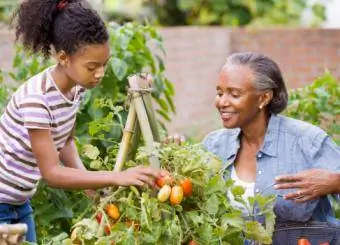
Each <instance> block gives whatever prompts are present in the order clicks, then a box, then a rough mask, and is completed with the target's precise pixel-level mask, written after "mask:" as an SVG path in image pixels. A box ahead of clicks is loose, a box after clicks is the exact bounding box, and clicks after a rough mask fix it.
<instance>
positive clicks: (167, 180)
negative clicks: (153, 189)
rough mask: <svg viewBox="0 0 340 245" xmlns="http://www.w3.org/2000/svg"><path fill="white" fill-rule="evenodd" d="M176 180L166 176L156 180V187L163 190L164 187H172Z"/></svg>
mask: <svg viewBox="0 0 340 245" xmlns="http://www.w3.org/2000/svg"><path fill="white" fill-rule="evenodd" d="M173 182H174V179H173V178H172V177H171V176H170V175H165V176H162V177H159V178H157V179H156V185H157V186H158V187H159V188H162V187H163V186H164V185H172V183H173Z"/></svg>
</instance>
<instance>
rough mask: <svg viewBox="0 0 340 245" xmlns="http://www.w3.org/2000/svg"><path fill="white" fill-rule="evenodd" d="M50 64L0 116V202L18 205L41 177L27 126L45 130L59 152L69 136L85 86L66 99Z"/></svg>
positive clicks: (29, 194) (16, 93)
mask: <svg viewBox="0 0 340 245" xmlns="http://www.w3.org/2000/svg"><path fill="white" fill-rule="evenodd" d="M51 69H52V67H50V68H48V69H46V70H45V71H43V72H41V73H39V74H37V75H36V76H34V77H32V78H31V79H29V80H28V81H27V82H26V83H24V84H22V85H21V86H20V87H19V89H18V90H17V91H16V92H15V93H14V95H13V96H12V98H11V99H10V101H9V102H8V104H7V107H6V110H5V112H4V114H3V115H2V116H1V118H0V203H10V204H22V203H24V202H25V201H26V200H28V199H29V198H31V197H32V196H33V194H34V193H35V191H36V186H37V182H38V180H39V179H40V178H41V174H40V171H39V168H38V166H37V164H36V159H35V158H34V155H33V152H32V147H31V142H30V139H29V135H28V129H48V130H50V132H51V135H52V137H53V141H54V143H55V146H56V149H57V151H58V152H59V151H60V150H61V149H62V148H63V146H64V145H65V143H66V140H67V139H68V137H69V136H70V133H71V131H72V128H73V127H74V124H75V120H76V113H77V110H78V108H79V105H80V102H81V99H82V97H83V95H84V92H85V89H84V88H83V87H80V86H79V85H77V86H75V87H74V98H73V100H69V99H68V98H66V97H65V96H64V95H63V94H62V93H61V92H60V90H59V89H58V87H57V86H56V84H55V82H54V81H53V78H52V76H51Z"/></svg>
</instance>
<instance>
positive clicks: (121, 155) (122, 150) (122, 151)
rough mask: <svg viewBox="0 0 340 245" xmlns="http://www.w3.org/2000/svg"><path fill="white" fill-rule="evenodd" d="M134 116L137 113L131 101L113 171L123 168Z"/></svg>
mask: <svg viewBox="0 0 340 245" xmlns="http://www.w3.org/2000/svg"><path fill="white" fill-rule="evenodd" d="M136 116H137V114H136V109H135V105H134V103H131V104H130V109H129V114H128V117H127V120H126V124H125V127H124V132H123V138H122V142H121V143H120V146H119V151H118V155H117V159H116V164H115V168H114V170H113V171H114V172H120V171H122V169H123V166H124V163H125V161H126V158H127V155H128V152H129V147H130V144H131V138H132V135H133V130H134V129H135V125H136V121H137V120H136Z"/></svg>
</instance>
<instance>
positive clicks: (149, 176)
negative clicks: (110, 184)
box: [115, 166, 166, 187]
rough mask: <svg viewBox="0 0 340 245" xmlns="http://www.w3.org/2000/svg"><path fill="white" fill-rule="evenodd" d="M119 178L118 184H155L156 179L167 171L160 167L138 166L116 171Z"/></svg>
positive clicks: (116, 182)
mask: <svg viewBox="0 0 340 245" xmlns="http://www.w3.org/2000/svg"><path fill="white" fill-rule="evenodd" d="M115 174H116V176H117V179H116V181H115V184H116V185H119V186H130V185H136V186H145V185H149V186H151V187H153V186H155V179H156V178H159V177H161V176H164V175H166V172H164V171H162V170H160V169H154V168H151V167H146V166H137V167H133V168H129V169H127V170H125V171H122V172H118V173H115Z"/></svg>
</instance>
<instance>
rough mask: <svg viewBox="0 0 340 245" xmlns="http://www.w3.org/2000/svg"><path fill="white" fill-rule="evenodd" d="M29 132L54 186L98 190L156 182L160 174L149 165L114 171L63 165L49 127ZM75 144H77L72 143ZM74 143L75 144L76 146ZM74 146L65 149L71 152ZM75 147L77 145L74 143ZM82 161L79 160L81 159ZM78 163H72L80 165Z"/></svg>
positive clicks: (45, 176) (45, 175)
mask: <svg viewBox="0 0 340 245" xmlns="http://www.w3.org/2000/svg"><path fill="white" fill-rule="evenodd" d="M29 135H30V140H31V145H32V150H33V153H34V156H35V158H36V160H37V164H38V167H39V169H40V172H41V175H42V177H43V179H45V181H46V182H47V184H48V185H49V186H51V187H55V188H64V189H97V188H102V187H106V186H111V185H119V186H128V185H145V184H149V185H151V186H153V185H154V178H157V177H159V176H160V175H161V173H160V171H159V170H156V169H152V168H149V167H142V166H139V167H135V168H130V169H128V170H126V171H123V172H119V173H116V172H111V171H87V170H85V168H81V169H79V168H72V167H66V166H65V167H64V166H61V165H60V164H59V157H58V152H57V150H56V147H55V145H54V142H53V139H52V136H51V134H50V130H48V129H29ZM73 144H74V143H73ZM73 146H74V145H73ZM73 146H72V145H71V148H70V147H69V148H66V151H69V150H70V149H71V151H72V147H73ZM74 147H75V146H74ZM66 151H65V152H63V159H64V160H65V159H67V160H66V162H68V163H67V164H70V163H69V160H70V159H73V158H74V156H67V157H66ZM79 160H80V159H79ZM78 164H79V162H77V163H74V164H71V165H72V166H75V165H78Z"/></svg>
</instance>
